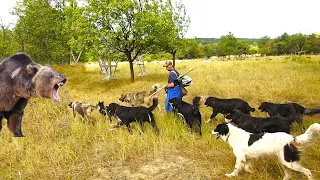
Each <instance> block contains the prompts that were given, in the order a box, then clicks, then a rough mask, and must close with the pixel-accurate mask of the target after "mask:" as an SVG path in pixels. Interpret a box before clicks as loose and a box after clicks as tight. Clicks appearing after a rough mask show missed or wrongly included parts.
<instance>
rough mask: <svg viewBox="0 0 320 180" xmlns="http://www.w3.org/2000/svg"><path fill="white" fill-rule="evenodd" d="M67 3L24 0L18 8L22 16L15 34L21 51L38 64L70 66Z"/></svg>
mask: <svg viewBox="0 0 320 180" xmlns="http://www.w3.org/2000/svg"><path fill="white" fill-rule="evenodd" d="M63 3H64V1H58V0H23V1H21V2H20V3H18V4H17V6H16V7H15V11H14V14H15V15H17V16H18V17H19V19H18V22H17V24H16V27H15V33H16V34H17V37H18V38H19V45H20V49H21V50H23V51H24V52H27V53H29V54H30V55H32V56H33V57H34V59H36V60H37V61H38V62H42V63H48V64H50V63H66V60H67V59H68V55H69V48H68V45H67V38H66V37H65V35H64V33H63V32H64V31H63V22H64V18H65V16H63V15H62V12H61V9H62V8H61V7H62V6H63Z"/></svg>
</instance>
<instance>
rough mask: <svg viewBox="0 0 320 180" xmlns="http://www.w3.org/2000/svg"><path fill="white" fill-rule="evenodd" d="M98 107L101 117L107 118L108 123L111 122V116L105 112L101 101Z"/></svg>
mask: <svg viewBox="0 0 320 180" xmlns="http://www.w3.org/2000/svg"><path fill="white" fill-rule="evenodd" d="M98 106H99V113H100V114H101V115H102V116H108V118H109V121H110V122H112V116H111V115H110V113H109V112H108V111H107V107H106V106H105V105H104V102H103V101H101V102H100V101H99V102H98Z"/></svg>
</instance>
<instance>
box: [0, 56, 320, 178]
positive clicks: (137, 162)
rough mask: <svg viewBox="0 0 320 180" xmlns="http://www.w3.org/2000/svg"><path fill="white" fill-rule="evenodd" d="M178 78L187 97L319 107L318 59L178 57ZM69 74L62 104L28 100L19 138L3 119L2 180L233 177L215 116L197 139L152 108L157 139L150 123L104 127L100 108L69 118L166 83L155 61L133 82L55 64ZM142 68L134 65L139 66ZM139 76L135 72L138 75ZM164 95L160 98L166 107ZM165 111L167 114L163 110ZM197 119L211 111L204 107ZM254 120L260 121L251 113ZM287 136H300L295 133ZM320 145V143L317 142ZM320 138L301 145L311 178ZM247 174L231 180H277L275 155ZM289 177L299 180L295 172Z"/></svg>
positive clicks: (317, 171) (317, 170)
mask: <svg viewBox="0 0 320 180" xmlns="http://www.w3.org/2000/svg"><path fill="white" fill-rule="evenodd" d="M176 66H177V69H178V70H179V71H180V72H181V73H182V72H185V71H187V70H189V69H191V68H196V69H195V70H194V71H192V72H191V73H190V76H191V77H192V78H193V85H192V86H190V87H188V88H187V89H188V91H189V94H188V96H187V97H185V101H187V102H191V100H192V98H193V97H194V96H204V97H206V96H216V97H220V98H233V97H237V98H242V99H244V100H246V101H247V102H248V103H249V104H250V105H251V106H253V107H255V108H256V109H257V107H258V106H259V105H260V103H261V102H263V101H271V102H278V103H284V102H297V103H300V104H302V105H304V106H306V107H310V108H312V107H320V93H319V89H320V73H319V70H320V57H312V58H309V59H304V58H302V59H300V58H298V59H294V60H284V59H283V60H275V59H274V60H265V59H261V60H259V61H256V60H245V61H212V62H205V61H202V60H193V61H184V62H182V63H177V65H176ZM53 68H54V69H56V70H57V71H59V72H61V73H62V74H64V75H66V77H67V78H68V83H67V85H66V86H65V87H63V88H62V89H60V97H61V99H62V102H61V103H60V104H56V103H54V102H52V101H51V100H47V99H31V100H30V103H29V104H28V106H27V108H26V109H25V116H24V119H23V125H22V131H23V133H24V135H25V136H26V137H25V138H12V135H11V133H10V132H9V130H8V128H6V126H5V123H6V121H5V120H4V121H3V124H4V128H3V130H2V132H1V137H0V143H1V146H0V159H1V163H0V179H199V180H200V179H219V180H220V179H229V178H226V177H224V174H225V173H230V172H231V171H232V170H233V167H234V162H235V157H234V155H233V153H232V150H231V149H230V147H229V146H228V145H227V144H226V143H224V142H222V140H216V139H215V136H213V135H211V134H210V131H211V130H212V129H214V127H215V126H216V125H217V124H218V123H220V122H223V121H224V120H223V116H222V115H218V116H217V117H216V119H215V120H214V121H213V122H212V123H204V124H203V136H202V137H200V136H198V135H196V134H191V133H190V132H189V131H188V130H187V128H186V127H185V125H184V124H182V123H181V122H180V121H179V120H178V119H175V118H174V117H171V116H169V115H167V114H166V113H165V112H164V111H163V110H162V111H158V109H156V110H155V114H156V121H157V124H158V127H159V129H160V135H159V136H157V135H156V134H155V133H153V130H152V128H151V126H150V125H146V131H145V133H143V134H140V133H139V132H140V131H139V126H138V125H137V124H133V126H132V128H133V134H132V135H131V134H129V133H128V131H127V129H126V128H125V127H123V128H120V129H116V130H113V131H110V128H111V127H112V125H113V124H115V123H116V122H115V121H113V122H112V123H111V124H110V122H109V121H108V120H106V118H105V117H102V116H101V115H100V114H99V113H98V112H94V113H93V115H92V116H93V120H92V121H93V122H83V120H82V119H81V118H80V117H79V116H77V117H76V118H75V119H73V117H72V113H71V111H70V109H69V108H68V102H70V101H85V102H89V103H91V104H94V105H95V104H97V102H98V101H104V102H105V103H106V104H109V103H111V102H117V103H120V102H119V100H118V98H119V97H120V95H121V94H122V93H126V92H135V91H140V90H145V89H150V88H151V86H152V85H153V84H155V83H160V84H161V85H164V84H165V83H166V81H167V72H166V70H165V69H164V68H163V67H162V63H161V62H151V63H148V64H147V65H146V69H147V71H148V73H149V74H150V75H149V76H146V77H136V82H135V83H130V77H129V66H128V64H120V65H119V67H118V71H117V73H116V77H117V80H113V81H109V82H108V81H104V80H103V78H104V77H103V76H102V75H100V73H99V67H98V66H95V65H85V64H79V65H71V66H54V67H53ZM137 69H138V68H136V70H137ZM136 74H138V72H136ZM164 97H165V94H164V91H163V92H161V93H160V94H159V98H160V101H159V102H160V105H161V106H162V107H163V102H164ZM162 109H163V108H162ZM200 110H201V113H202V116H203V120H207V119H208V118H209V117H210V115H211V114H210V113H211V109H210V108H207V107H205V106H204V105H202V106H201V109H200ZM252 115H254V116H266V114H265V113H261V112H258V111H256V112H254V113H253V114H252ZM319 119H320V115H314V116H310V117H308V116H305V117H304V125H305V126H306V127H308V126H309V125H310V124H311V123H314V122H319ZM293 128H294V130H293V133H292V134H295V135H297V134H300V133H302V131H301V130H300V129H299V128H298V127H297V126H294V127H293ZM319 139H320V138H319ZM319 142H320V140H316V141H314V142H313V143H311V144H310V145H308V146H306V147H305V148H304V152H303V153H302V164H303V165H304V166H305V167H306V168H309V169H310V170H311V171H312V173H313V175H314V177H315V179H319V178H320V166H319V160H320V145H319ZM253 172H254V173H253V174H250V173H247V172H244V171H243V172H241V173H240V175H239V176H238V177H236V178H232V179H243V180H245V179H252V180H253V179H254V180H260V179H261V180H262V179H282V178H283V177H284V173H283V171H282V170H281V166H280V164H279V163H278V162H277V160H276V158H275V157H268V158H262V159H259V160H254V161H253ZM292 174H293V176H292V179H305V177H304V176H302V175H301V174H299V173H295V172H292Z"/></svg>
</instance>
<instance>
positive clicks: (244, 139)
mask: <svg viewBox="0 0 320 180" xmlns="http://www.w3.org/2000/svg"><path fill="white" fill-rule="evenodd" d="M211 133H212V134H215V135H217V139H218V138H221V139H222V140H223V141H225V142H226V143H228V144H229V145H230V146H231V148H232V149H233V152H234V155H235V156H236V163H235V167H234V170H233V171H232V172H231V173H230V174H225V175H226V176H228V177H232V176H237V175H238V173H239V172H240V171H241V170H242V169H244V170H245V171H247V172H251V171H250V162H249V159H250V158H258V157H260V156H263V155H276V156H278V158H279V161H280V162H281V164H283V165H284V167H285V168H284V170H285V177H284V179H289V177H290V175H289V171H288V169H291V170H294V171H298V172H301V173H303V174H304V175H305V176H307V177H308V179H312V174H311V172H310V170H309V169H307V168H304V167H303V166H302V165H301V164H300V162H299V160H300V154H299V153H300V151H299V150H298V147H299V146H303V145H305V144H307V143H308V142H310V141H311V140H313V139H314V138H316V137H318V136H319V135H320V124H318V123H314V124H312V125H311V126H310V127H309V128H308V129H307V131H305V133H304V134H301V135H299V136H296V137H294V136H292V135H290V134H287V133H284V132H277V133H264V134H252V133H248V132H246V131H245V130H243V129H240V128H238V127H235V126H233V125H232V124H226V123H222V124H219V125H217V127H216V128H215V129H214V130H212V132H211Z"/></svg>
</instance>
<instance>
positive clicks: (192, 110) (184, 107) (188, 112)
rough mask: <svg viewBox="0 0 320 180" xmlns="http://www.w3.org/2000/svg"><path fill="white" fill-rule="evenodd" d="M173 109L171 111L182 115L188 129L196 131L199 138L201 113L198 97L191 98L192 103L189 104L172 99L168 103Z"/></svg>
mask: <svg viewBox="0 0 320 180" xmlns="http://www.w3.org/2000/svg"><path fill="white" fill-rule="evenodd" d="M169 103H170V104H171V105H172V107H173V111H174V112H175V113H176V114H182V117H183V119H184V121H185V122H186V123H187V124H188V127H189V128H190V129H191V130H192V131H194V130H196V129H198V130H197V132H198V133H199V135H200V136H201V135H202V133H201V125H202V121H201V113H200V111H199V106H200V97H195V98H193V103H192V104H189V103H186V102H184V101H182V100H180V99H177V98H173V99H171V100H170V101H169Z"/></svg>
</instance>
